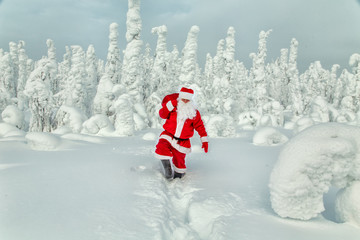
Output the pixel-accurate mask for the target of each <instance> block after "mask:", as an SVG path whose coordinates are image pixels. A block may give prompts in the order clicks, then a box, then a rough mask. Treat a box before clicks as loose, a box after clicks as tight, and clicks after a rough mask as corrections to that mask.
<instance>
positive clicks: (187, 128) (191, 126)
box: [159, 93, 208, 153]
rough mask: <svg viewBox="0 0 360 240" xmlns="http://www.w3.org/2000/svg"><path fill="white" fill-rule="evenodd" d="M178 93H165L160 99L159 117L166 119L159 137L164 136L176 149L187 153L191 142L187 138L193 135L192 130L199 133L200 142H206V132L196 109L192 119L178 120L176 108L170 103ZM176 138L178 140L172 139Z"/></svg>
mask: <svg viewBox="0 0 360 240" xmlns="http://www.w3.org/2000/svg"><path fill="white" fill-rule="evenodd" d="M178 97H179V94H178V93H174V94H170V95H167V96H166V97H165V98H164V100H163V101H162V108H161V109H160V111H159V115H160V117H161V118H163V119H166V121H165V124H164V125H163V128H164V130H165V131H164V132H163V133H162V134H161V136H160V138H164V139H166V140H168V141H169V142H170V143H172V146H173V147H175V148H176V149H177V150H178V151H180V152H183V153H189V152H190V151H191V150H190V147H191V144H190V141H189V139H190V138H191V137H192V136H193V135H194V130H196V131H197V132H198V134H199V135H200V139H201V141H202V142H207V141H208V140H207V133H206V130H205V126H204V123H203V121H202V119H201V115H200V112H199V111H198V110H196V116H195V117H194V118H193V119H186V120H185V122H181V121H178V119H177V111H176V108H174V106H173V105H172V104H171V100H177V99H178ZM174 137H175V138H178V139H180V140H177V139H174Z"/></svg>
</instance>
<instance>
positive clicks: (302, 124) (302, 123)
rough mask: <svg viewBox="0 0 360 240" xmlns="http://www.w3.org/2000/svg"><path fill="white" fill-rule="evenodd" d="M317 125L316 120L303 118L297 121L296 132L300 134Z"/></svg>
mask: <svg viewBox="0 0 360 240" xmlns="http://www.w3.org/2000/svg"><path fill="white" fill-rule="evenodd" d="M314 124H315V122H314V120H313V119H311V118H309V117H303V118H300V119H299V120H297V121H296V123H295V126H294V132H295V133H299V132H301V131H303V130H305V129H306V128H309V127H311V126H313V125H314Z"/></svg>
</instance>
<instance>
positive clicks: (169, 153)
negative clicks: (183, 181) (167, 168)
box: [155, 138, 186, 173]
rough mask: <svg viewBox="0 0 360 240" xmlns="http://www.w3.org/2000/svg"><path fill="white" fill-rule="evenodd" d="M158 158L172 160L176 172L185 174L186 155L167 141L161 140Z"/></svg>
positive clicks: (158, 146)
mask: <svg viewBox="0 0 360 240" xmlns="http://www.w3.org/2000/svg"><path fill="white" fill-rule="evenodd" d="M155 153H156V157H157V158H159V159H171V158H172V162H173V167H174V170H175V171H176V172H178V173H185V171H186V165H185V156H186V154H185V153H181V152H179V151H178V150H176V149H175V148H174V147H173V146H171V144H170V143H169V141H167V140H165V139H161V138H160V139H159V142H158V144H157V145H156V150H155Z"/></svg>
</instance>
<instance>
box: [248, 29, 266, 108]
mask: <svg viewBox="0 0 360 240" xmlns="http://www.w3.org/2000/svg"><path fill="white" fill-rule="evenodd" d="M271 31H272V30H269V31H267V32H265V31H261V32H260V34H259V46H258V53H257V54H255V53H251V54H250V55H249V56H250V58H251V59H252V61H253V64H252V67H251V69H250V73H249V78H250V79H249V80H250V81H252V91H251V92H250V99H251V102H252V103H251V102H250V103H251V105H250V106H251V107H253V108H255V109H258V110H259V111H260V113H261V109H262V105H263V104H265V103H266V102H267V101H268V99H267V95H268V91H267V79H266V77H267V76H266V72H265V60H266V56H267V48H266V41H267V38H268V37H269V34H270V33H271Z"/></svg>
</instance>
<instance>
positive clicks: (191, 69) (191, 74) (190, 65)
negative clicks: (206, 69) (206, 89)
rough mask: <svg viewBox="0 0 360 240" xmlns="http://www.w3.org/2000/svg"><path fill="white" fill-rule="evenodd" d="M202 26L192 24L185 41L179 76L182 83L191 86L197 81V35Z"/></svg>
mask: <svg viewBox="0 0 360 240" xmlns="http://www.w3.org/2000/svg"><path fill="white" fill-rule="evenodd" d="M199 31H200V28H199V27H198V26H196V25H195V26H192V27H191V29H190V31H189V33H188V35H187V39H186V42H185V46H184V49H183V50H182V66H181V73H180V76H179V80H180V84H181V85H184V86H189V85H191V84H194V83H195V82H196V79H195V77H196V72H197V69H198V64H197V49H198V43H197V37H198V34H199Z"/></svg>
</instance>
